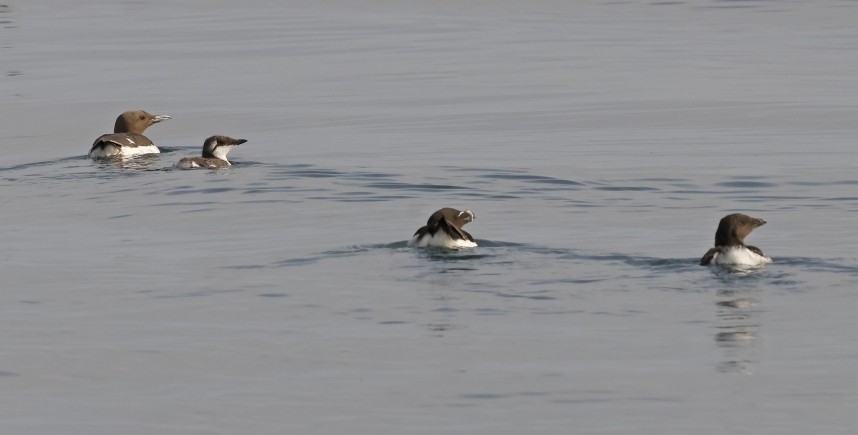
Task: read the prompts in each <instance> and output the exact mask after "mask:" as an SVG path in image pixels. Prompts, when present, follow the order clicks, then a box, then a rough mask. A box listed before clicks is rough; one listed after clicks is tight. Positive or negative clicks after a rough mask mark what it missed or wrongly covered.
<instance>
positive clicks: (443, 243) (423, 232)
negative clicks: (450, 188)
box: [408, 207, 477, 249]
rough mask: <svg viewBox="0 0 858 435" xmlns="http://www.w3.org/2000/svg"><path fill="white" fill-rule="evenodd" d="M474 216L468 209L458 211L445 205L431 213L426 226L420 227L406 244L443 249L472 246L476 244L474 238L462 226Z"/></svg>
mask: <svg viewBox="0 0 858 435" xmlns="http://www.w3.org/2000/svg"><path fill="white" fill-rule="evenodd" d="M475 218H476V216H475V215H474V212H472V211H470V210H465V211H459V210H456V209H454V208H449V207H445V208H442V209H441V210H438V211H436V212H435V213H432V216H429V221H427V222H426V226H424V227H420V229H419V230H417V232H415V233H414V237H412V238H411V240H410V241H409V242H408V246H417V247H421V248H425V247H436V248H445V249H461V248H473V247H476V246H477V242H475V241H474V238H473V237H471V235H470V234H468V232H467V231H465V230H463V229H462V227H463V226H465V224H467V223H468V222H471V221H473V220H474V219H475Z"/></svg>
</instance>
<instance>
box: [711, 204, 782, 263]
mask: <svg viewBox="0 0 858 435" xmlns="http://www.w3.org/2000/svg"><path fill="white" fill-rule="evenodd" d="M765 224H766V221H764V220H762V219H758V218H753V217H750V216H748V215H744V214H742V213H733V214H728V215H727V216H724V217H723V218H722V219H721V222H719V223H718V230H717V231H715V247H714V248H712V249H710V250H708V251H706V254H704V255H703V258H701V259H700V265H701V266H709V265H712V264H717V265H722V266H762V265H764V264H768V263H771V262H772V259H771V258H769V257H768V256H766V255H765V254H763V251H762V250H761V249H760V248H758V247H756V246H751V245H746V244H745V237H747V236H748V234H750V233H751V231H753V230H754V228H757V227H761V226H763V225H765Z"/></svg>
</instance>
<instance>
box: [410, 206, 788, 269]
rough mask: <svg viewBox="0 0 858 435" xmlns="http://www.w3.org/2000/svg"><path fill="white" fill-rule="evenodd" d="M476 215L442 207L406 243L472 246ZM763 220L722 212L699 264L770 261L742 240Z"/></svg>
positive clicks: (735, 266)
mask: <svg viewBox="0 0 858 435" xmlns="http://www.w3.org/2000/svg"><path fill="white" fill-rule="evenodd" d="M475 218H476V215H475V214H474V212H472V211H470V210H465V211H459V210H456V209H454V208H449V207H445V208H442V209H440V210H438V211H436V212H435V213H432V215H431V216H429V220H428V221H427V222H426V225H424V226H422V227H420V228H419V229H418V230H417V231H416V232H415V233H414V236H413V237H412V238H411V240H409V241H408V246H416V247H421V248H425V247H433V248H442V249H462V248H474V247H476V246H477V243H476V241H475V240H474V238H473V237H472V236H471V235H470V234H469V233H468V232H467V231H465V230H464V229H462V227H463V226H465V225H466V224H467V223H469V222H472V221H473V220H474V219H475ZM765 224H766V221H765V220H763V219H759V218H754V217H751V216H748V215H745V214H742V213H733V214H729V215H727V216H724V217H723V218H722V219H721V221H720V222H719V223H718V229H717V231H716V232H715V247H714V248H711V249H709V250H708V251H707V252H706V254H704V255H703V258H701V259H700V262H699V264H700V265H701V266H710V265H719V266H722V267H726V268H729V269H743V268H746V267H759V266H763V265H765V264H768V263H771V262H772V259H771V258H770V257H768V256H767V255H765V254H763V251H762V250H761V249H760V248H758V247H756V246H752V245H746V244H745V237H747V236H748V234H750V233H751V231H753V230H754V228H758V227H761V226H763V225H765Z"/></svg>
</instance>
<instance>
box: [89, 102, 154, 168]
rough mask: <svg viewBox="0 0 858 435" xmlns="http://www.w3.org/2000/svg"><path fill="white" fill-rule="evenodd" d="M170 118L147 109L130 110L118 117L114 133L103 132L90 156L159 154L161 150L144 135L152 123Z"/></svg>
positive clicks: (95, 157) (90, 150) (103, 157)
mask: <svg viewBox="0 0 858 435" xmlns="http://www.w3.org/2000/svg"><path fill="white" fill-rule="evenodd" d="M168 119H170V116H169V115H152V114H151V113H148V112H146V111H145V110H129V111H127V112H124V113H122V114H121V115H119V117H117V118H116V123H115V124H114V125H113V133H108V134H103V135H101V136H99V137H98V139H96V140H95V142H94V143H93V144H92V148H90V149H89V157H90V158H93V159H106V158H110V157H133V156H139V155H141V154H158V153H160V152H161V150H159V149H158V147H156V146H155V144H154V143H152V141H151V140H149V138H148V137H146V136H143V132H144V131H146V129H147V128H149V126H150V125H152V124H156V123H159V122H161V121H166V120H168Z"/></svg>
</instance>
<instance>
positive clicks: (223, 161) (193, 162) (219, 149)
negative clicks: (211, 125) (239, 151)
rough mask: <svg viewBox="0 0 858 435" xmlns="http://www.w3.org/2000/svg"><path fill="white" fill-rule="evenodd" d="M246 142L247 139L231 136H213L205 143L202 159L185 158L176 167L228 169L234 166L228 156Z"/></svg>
mask: <svg viewBox="0 0 858 435" xmlns="http://www.w3.org/2000/svg"><path fill="white" fill-rule="evenodd" d="M245 142H247V141H246V140H245V139H233V138H231V137H229V136H212V137H210V138H208V139H206V141H205V142H203V155H202V157H185V158H183V159H181V160H179V161H178V162H177V163H176V167H177V168H180V169H195V168H208V169H218V168H226V167H228V166H231V165H232V164H231V163H230V162H229V160H227V158H226V155H227V154H229V152H230V151H231V150H232V149H233V148H235V147H237V146H239V145H241V144H243V143H245Z"/></svg>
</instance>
